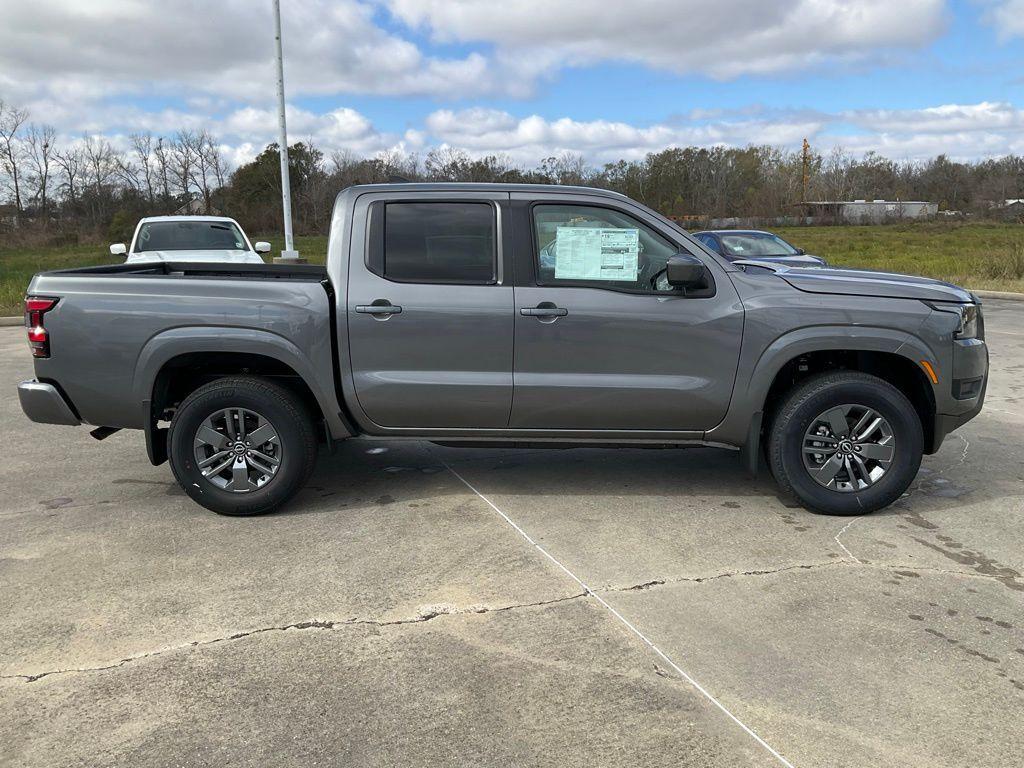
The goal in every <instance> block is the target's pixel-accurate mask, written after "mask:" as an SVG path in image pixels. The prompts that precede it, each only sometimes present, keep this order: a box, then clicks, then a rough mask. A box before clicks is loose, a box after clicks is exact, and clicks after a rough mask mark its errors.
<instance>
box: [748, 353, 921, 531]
mask: <svg viewBox="0 0 1024 768" xmlns="http://www.w3.org/2000/svg"><path fill="white" fill-rule="evenodd" d="M846 404H855V405H859V406H864V407H866V408H872V409H874V410H875V411H876V412H877V413H878V414H880V415H881V416H882V417H884V418H885V419H886V420H887V421H888V425H889V426H891V430H892V436H893V438H894V440H895V449H894V451H893V457H892V463H891V465H890V466H889V468H888V469H887V470H886V471H885V473H884V474H883V475H882V476H881V477H880V478H879V479H878V480H877V482H875V483H874V484H873V485H870V486H869V487H865V488H862V489H860V490H851V491H846V492H841V491H839V490H833V489H831V488H826V487H825V486H823V485H821V484H819V482H818V481H816V480H815V479H814V478H813V477H812V476H811V472H810V470H808V468H807V467H806V466H805V465H804V454H803V447H804V439H805V434H806V432H807V430H808V429H809V428H810V427H811V424H812V422H814V421H815V419H816V418H817V417H818V416H819V415H820V414H822V413H825V412H827V411H828V410H829V409H831V408H838V407H840V406H843V405H846ZM923 449H924V435H923V431H922V429H921V420H920V418H919V416H918V414H917V411H916V410H915V409H914V406H913V405H912V404H911V402H910V401H909V400H908V399H907V397H906V396H905V395H904V394H903V393H902V392H900V391H899V390H898V389H896V388H895V387H894V386H892V385H891V384H889V383H888V382H886V381H883V380H882V379H879V378H878V377H876V376H870V375H868V374H865V373H859V372H856V371H837V372H834V373H823V374H819V375H817V376H813V377H811V378H809V379H807V380H806V381H803V382H801V383H800V384H798V385H797V386H796V387H794V388H793V390H791V391H790V392H789V393H787V395H786V399H785V402H784V403H783V404H782V406H781V407H780V408H779V410H778V412H777V414H776V416H775V419H774V420H773V422H772V426H771V431H770V434H769V439H768V463H769V466H770V467H771V471H772V474H773V475H774V476H775V480H776V482H777V483H778V484H779V487H780V488H781V490H782V493H783V494H784V495H786V496H789V497H792V498H795V499H796V500H797V501H798V502H799V503H800V504H802V505H803V506H804V507H806V508H807V509H809V510H811V511H813V512H820V513H823V514H826V515H863V514H867V513H868V512H874V511H875V510H878V509H881V508H883V507H886V506H888V505H889V504H892V503H893V502H894V501H896V500H897V499H898V498H900V496H902V495H903V493H904V492H905V491H906V490H907V488H908V487H909V486H910V484H911V483H912V482H913V481H914V478H915V477H916V476H917V471H918V469H919V468H920V466H921V455H922V452H923ZM847 450H849V449H847Z"/></svg>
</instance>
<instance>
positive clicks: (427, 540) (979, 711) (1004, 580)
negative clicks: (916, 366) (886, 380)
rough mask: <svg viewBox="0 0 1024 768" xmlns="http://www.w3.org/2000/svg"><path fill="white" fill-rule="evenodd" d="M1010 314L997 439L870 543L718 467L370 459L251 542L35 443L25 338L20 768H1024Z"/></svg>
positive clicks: (3, 659)
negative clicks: (453, 767)
mask: <svg viewBox="0 0 1024 768" xmlns="http://www.w3.org/2000/svg"><path fill="white" fill-rule="evenodd" d="M986 318H987V326H988V331H989V337H988V341H989V344H990V347H991V351H992V364H993V378H992V382H991V384H990V389H989V396H988V402H987V406H986V410H985V411H983V412H982V414H981V415H980V416H979V417H978V418H977V419H976V420H974V421H973V422H971V423H970V424H968V425H967V426H965V427H964V428H962V429H961V430H959V431H958V432H956V433H954V434H953V435H952V436H950V437H949V438H948V440H947V442H946V444H945V446H944V447H943V449H942V450H941V451H940V452H939V453H938V454H937V455H935V456H932V457H926V459H925V462H924V465H923V468H922V471H921V474H920V475H919V477H918V480H917V482H916V483H915V485H914V486H913V488H912V490H911V492H910V493H909V494H908V496H907V497H905V498H904V499H903V500H901V501H900V502H899V503H898V504H896V505H894V506H893V507H891V508H890V509H888V510H885V511H883V512H881V513H876V514H874V515H871V516H865V517H860V518H852V519H851V518H847V519H842V518H829V517H823V516H817V515H813V514H811V513H808V512H807V511H805V510H803V509H800V508H791V507H788V506H786V505H784V504H783V503H782V502H781V501H780V500H779V499H778V498H777V496H776V494H775V491H774V487H773V485H772V483H771V481H770V480H769V479H767V478H762V479H761V480H759V481H757V482H752V481H749V480H747V479H746V478H745V477H744V475H743V472H742V470H741V468H740V466H739V462H738V461H737V460H736V458H735V456H733V455H732V454H730V453H727V452H722V451H716V450H712V449H689V450H671V451H656V450H620V451H602V450H590V449H574V450H545V451H500V450H461V449H445V448H439V447H437V446H429V445H426V444H421V443H410V444H403V445H395V444H388V445H385V444H378V443H374V442H365V441H351V442H349V443H347V444H345V445H343V446H342V447H341V448H340V450H339V451H338V452H337V453H336V454H335V455H334V456H324V457H322V458H321V460H320V463H319V466H318V468H317V471H316V473H315V475H314V477H313V479H312V481H311V483H310V486H309V487H308V488H307V489H306V490H305V491H304V492H303V493H302V495H301V496H300V497H299V499H298V500H297V501H296V502H295V503H293V504H292V505H291V506H290V507H289V508H288V510H287V511H285V512H283V513H280V514H277V515H273V516H269V517H263V518H256V519H229V518H221V517H217V516H216V515H213V514H212V513H209V512H207V511H206V510H204V509H202V508H200V507H197V506H195V505H194V504H192V503H191V502H190V501H189V500H188V498H187V497H186V496H185V495H184V494H183V493H182V492H181V491H180V490H179V489H178V488H177V486H176V485H175V484H174V482H173V478H172V477H171V474H170V471H169V470H168V468H167V467H166V466H164V467H156V468H154V467H151V466H150V465H149V464H148V462H147V460H146V457H145V449H144V445H143V441H142V437H141V435H140V434H137V433H126V432H122V433H118V434H116V435H114V436H112V437H110V438H109V439H107V440H105V441H104V442H102V443H96V442H95V441H93V440H92V439H91V438H90V437H89V436H88V434H87V432H86V430H84V429H66V428H61V427H47V426H42V425H35V424H31V423H30V422H28V421H27V420H26V419H25V418H24V417H23V416H22V414H21V412H20V409H19V407H18V404H17V398H16V397H15V396H14V395H13V386H14V384H16V382H17V381H18V380H20V379H22V378H27V377H29V376H30V375H31V360H30V358H29V355H28V352H27V348H26V344H25V341H24V338H23V335H24V332H23V330H22V329H0V372H2V375H0V386H3V387H7V392H8V396H7V397H5V398H3V399H0V439H2V441H3V444H4V445H5V446H6V448H5V451H4V458H3V461H2V462H0V487H2V488H3V489H4V493H3V494H2V497H0V518H2V528H0V605H2V606H3V608H2V610H3V616H4V620H3V622H2V623H0V674H2V676H3V677H2V679H0V715H2V717H0V744H3V745H4V746H3V748H2V749H0V764H9V765H48V766H49V765H80V764H83V763H87V764H90V765H125V764H130V765H161V766H162V765H222V764H225V763H231V764H236V765H267V764H274V765H292V764H299V763H302V764H303V765H311V764H312V765H439V764H472V765H587V766H594V765H602V766H604V765H631V766H635V765H693V766H737V765H783V764H786V763H787V762H788V763H789V764H792V765H794V766H801V767H802V766H810V765H830V766H832V765H835V766H845V765H850V766H862V765H905V766H934V765H964V766H967V765H986V766H1018V765H1020V764H1022V763H1024V735H1022V734H1024V715H1022V714H1021V713H1022V712H1024V611H1022V608H1024V577H1022V576H1021V574H1022V573H1024V546H1022V543H1024V534H1022V532H1021V518H1022V516H1024V458H1022V451H1021V447H1022V445H1021V444H1022V435H1024V400H1022V397H1024V383H1018V379H1019V377H1020V374H1021V372H1022V371H1024V305H1021V304H1019V303H1011V302H999V301H996V300H991V301H987V302H986ZM545 553H547V555H546V554H545ZM548 555H550V557H549V556H548ZM580 582H582V583H583V584H585V585H586V586H587V587H589V588H590V589H591V590H592V591H593V593H592V594H586V593H585V590H584V587H583V586H582V584H581V583H580ZM645 640H646V642H645ZM660 654H661V655H660ZM695 684H696V685H695ZM697 685H699V686H700V688H698V687H696V686H697ZM730 715H731V717H730ZM733 718H735V719H733ZM755 735H756V737H755ZM758 738H759V739H761V740H763V742H760V741H758ZM771 750H775V751H776V752H777V753H778V755H779V756H780V757H777V756H776V755H774V754H773V753H772V751H771Z"/></svg>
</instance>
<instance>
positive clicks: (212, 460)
mask: <svg viewBox="0 0 1024 768" xmlns="http://www.w3.org/2000/svg"><path fill="white" fill-rule="evenodd" d="M230 454H231V451H217V453H215V454H213V455H212V456H210V457H209V458H206V459H203V460H202V461H200V462H199V468H200V469H206V468H207V467H208V466H210V465H211V464H214V463H216V462H218V461H220V460H221V459H223V458H224V457H225V456H229V455H230Z"/></svg>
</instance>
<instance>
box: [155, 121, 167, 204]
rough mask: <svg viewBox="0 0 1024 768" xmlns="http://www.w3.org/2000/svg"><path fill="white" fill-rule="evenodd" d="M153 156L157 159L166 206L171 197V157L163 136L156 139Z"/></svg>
mask: <svg viewBox="0 0 1024 768" xmlns="http://www.w3.org/2000/svg"><path fill="white" fill-rule="evenodd" d="M153 157H154V159H155V160H156V172H157V177H158V180H159V183H160V191H161V192H162V200H163V204H164V207H165V208H166V207H167V205H168V203H169V202H170V199H171V183H170V158H169V157H168V151H167V147H166V146H164V137H163V136H161V137H159V138H158V139H157V140H156V149H155V150H153Z"/></svg>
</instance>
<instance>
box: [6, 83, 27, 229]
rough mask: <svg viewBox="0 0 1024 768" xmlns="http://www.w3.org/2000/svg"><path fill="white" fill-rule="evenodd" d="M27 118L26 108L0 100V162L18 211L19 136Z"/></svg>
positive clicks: (19, 195)
mask: <svg viewBox="0 0 1024 768" xmlns="http://www.w3.org/2000/svg"><path fill="white" fill-rule="evenodd" d="M26 120H28V110H27V109H18V108H17V107H11V106H7V105H6V104H4V102H3V101H0V163H2V164H3V167H4V170H6V171H7V175H8V176H10V178H11V187H12V189H13V191H14V206H15V209H16V210H17V211H18V212H19V213H20V212H21V210H22V204H21V203H22V200H21V174H22V165H21V164H22V162H23V161H24V159H25V152H24V147H23V146H22V140H21V137H20V136H19V132H20V131H21V127H22V126H23V125H24V124H25V121H26Z"/></svg>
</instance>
